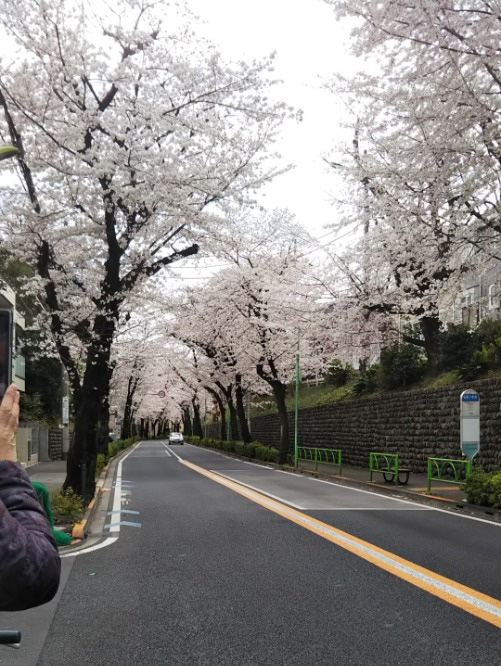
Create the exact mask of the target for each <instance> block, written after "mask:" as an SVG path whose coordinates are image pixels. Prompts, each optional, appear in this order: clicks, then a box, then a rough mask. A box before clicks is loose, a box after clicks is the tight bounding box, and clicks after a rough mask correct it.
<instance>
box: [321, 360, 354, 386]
mask: <svg viewBox="0 0 501 666" xmlns="http://www.w3.org/2000/svg"><path fill="white" fill-rule="evenodd" d="M353 373H354V370H353V367H352V366H351V365H350V364H349V363H345V364H343V362H342V361H341V360H340V359H338V358H335V359H334V360H333V361H331V362H330V363H329V369H328V371H327V376H326V378H325V380H326V383H327V384H330V385H331V386H337V387H339V386H344V385H345V384H346V382H347V381H348V380H349V379H350V378H351V377H352V376H353Z"/></svg>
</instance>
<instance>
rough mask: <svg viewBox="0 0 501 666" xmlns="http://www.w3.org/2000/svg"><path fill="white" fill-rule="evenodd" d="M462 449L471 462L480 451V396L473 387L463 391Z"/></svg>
mask: <svg viewBox="0 0 501 666" xmlns="http://www.w3.org/2000/svg"><path fill="white" fill-rule="evenodd" d="M460 410H461V451H462V452H463V454H464V455H465V456H466V457H467V458H468V460H469V461H470V462H472V461H473V458H474V457H475V456H476V455H477V454H478V452H479V451H480V396H479V394H478V393H477V391H475V390H473V389H466V391H463V392H462V393H461V398H460Z"/></svg>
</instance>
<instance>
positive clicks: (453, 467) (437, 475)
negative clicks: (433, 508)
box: [428, 458, 472, 493]
mask: <svg viewBox="0 0 501 666" xmlns="http://www.w3.org/2000/svg"><path fill="white" fill-rule="evenodd" d="M471 471H472V465H471V460H450V459H449V458H428V492H429V493H430V492H431V482H432V481H441V482H442V483H455V484H463V483H466V481H467V479H468V478H469V477H470V476H471Z"/></svg>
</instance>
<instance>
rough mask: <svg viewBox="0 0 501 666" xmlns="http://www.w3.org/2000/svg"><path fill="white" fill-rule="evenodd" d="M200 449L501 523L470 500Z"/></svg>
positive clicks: (496, 513)
mask: <svg viewBox="0 0 501 666" xmlns="http://www.w3.org/2000/svg"><path fill="white" fill-rule="evenodd" d="M189 443H190V442H189ZM192 446H196V447H197V448H199V449H205V450H206V451H213V452H214V453H220V454H221V455H223V456H228V457H229V458H234V459H235V460H242V461H250V462H252V463H254V464H256V465H260V466H263V467H265V466H266V467H273V468H274V469H279V470H283V471H287V472H290V473H294V474H297V475H298V476H303V475H308V476H312V477H314V478H318V479H321V480H323V481H332V480H335V481H336V483H339V484H340V485H343V486H353V487H356V488H360V489H361V490H369V489H372V491H373V492H378V493H379V494H381V495H391V496H394V495H395V494H398V495H399V496H401V497H403V498H404V499H409V500H412V501H414V502H417V503H418V504H427V505H431V506H435V507H436V508H442V509H444V510H446V511H449V512H450V513H459V514H460V513H468V514H472V515H473V516H476V517H477V518H482V519H483V520H487V521H489V522H492V523H501V510H500V509H493V508H491V507H482V506H478V505H477V504H468V502H458V501H456V500H450V499H446V498H444V497H436V496H434V495H428V494H425V493H417V492H413V491H411V490H405V489H403V488H402V487H401V486H392V487H391V488H389V487H387V486H383V485H381V484H378V483H370V482H369V481H357V480H356V479H350V478H348V477H346V476H336V475H335V474H326V473H325V472H318V471H317V472H315V471H314V470H307V469H299V471H298V469H297V468H296V467H294V466H292V465H279V464H278V463H273V462H266V461H264V460H256V459H255V458H244V457H242V456H237V455H235V454H234V453H230V452H228V451H224V452H221V451H218V450H217V449H211V448H210V447H208V446H200V445H198V444H193V445H192Z"/></svg>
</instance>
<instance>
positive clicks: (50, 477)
mask: <svg viewBox="0 0 501 666" xmlns="http://www.w3.org/2000/svg"><path fill="white" fill-rule="evenodd" d="M26 472H27V474H28V476H29V477H30V479H31V481H32V482H33V481H38V482H40V483H43V484H44V485H45V486H46V487H47V488H48V489H49V490H58V489H59V488H61V486H62V485H63V483H64V480H65V478H66V461H65V460H52V461H51V462H43V463H38V464H37V465H31V466H30V467H26Z"/></svg>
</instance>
